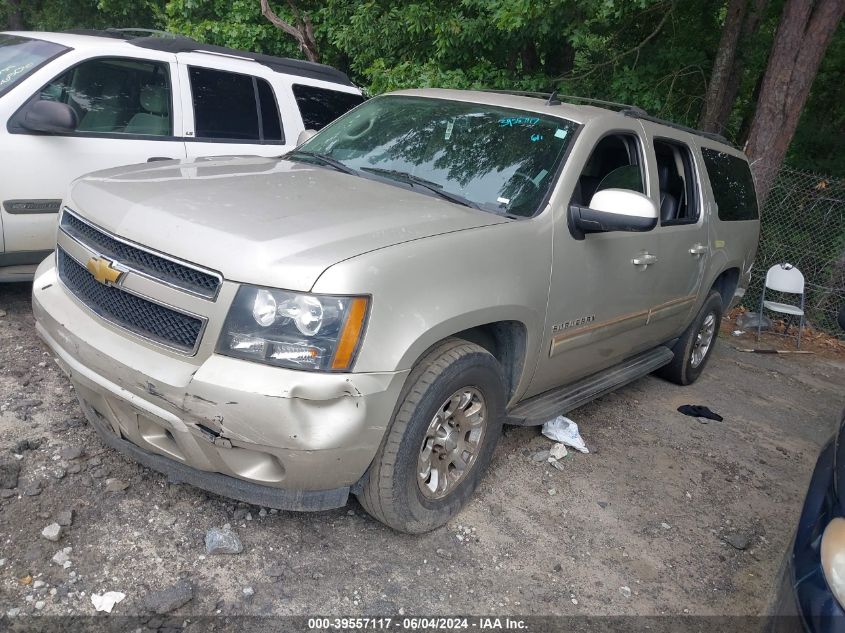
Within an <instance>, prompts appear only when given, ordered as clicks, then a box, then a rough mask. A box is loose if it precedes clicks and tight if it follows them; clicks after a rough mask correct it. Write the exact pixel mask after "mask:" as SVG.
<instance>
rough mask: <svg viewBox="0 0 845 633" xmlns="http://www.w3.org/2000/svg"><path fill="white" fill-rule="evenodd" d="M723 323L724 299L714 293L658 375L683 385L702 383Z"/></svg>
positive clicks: (679, 340) (712, 292)
mask: <svg viewBox="0 0 845 633" xmlns="http://www.w3.org/2000/svg"><path fill="white" fill-rule="evenodd" d="M721 320H722V296H721V295H720V294H719V293H718V292H717V291H715V290H712V291H711V292H710V294H709V295H708V296H707V299H706V300H705V302H704V305H703V306H701V310H699V312H698V314H697V315H696V317H695V319H693V322H692V323H691V324H690V326H689V327H688V328H687V329H686V330H685V331H684V333H683V334H682V335H681V338H680V339H678V342H677V343H675V346H674V347H673V348H672V351H673V352H674V353H675V357H674V358H673V359H672V362H671V363H669V364H668V365H666V366H664V367H661V368H660V369H658V370H657V375H658V376H661V377H663V378H665V379H666V380H669V381H671V382H674V383H676V384H679V385H689V384H692V383H694V382H695V381H696V380H698V377H699V376H700V375H701V372H702V371H704V366H705V365H706V364H707V361H708V360H709V359H710V355H711V354H712V353H713V347H714V346H715V345H716V339H717V338H718V336H719V323H721Z"/></svg>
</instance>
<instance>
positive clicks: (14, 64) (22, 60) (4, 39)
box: [0, 33, 68, 95]
mask: <svg viewBox="0 0 845 633" xmlns="http://www.w3.org/2000/svg"><path fill="white" fill-rule="evenodd" d="M66 50H68V49H67V48H66V47H64V46H60V45H59V44H53V43H52V42H45V41H44V40H32V39H29V38H27V37H18V36H17V35H7V34H4V33H0V95H2V94H3V93H5V92H7V91H8V90H9V89H10V88H11V87H12V86H14V85H15V84H16V83H18V82H19V81H20V80H21V79H23V78H24V77H26V76H27V75H29V74H30V73H31V72H33V71H34V70H35V69H36V68H38V67H39V66H40V65H41V64H43V63H44V62H46V61H47V60H49V59H51V58H53V57H55V56H56V55H59V54H60V53H63V52H65V51H66Z"/></svg>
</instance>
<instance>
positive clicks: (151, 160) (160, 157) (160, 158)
mask: <svg viewBox="0 0 845 633" xmlns="http://www.w3.org/2000/svg"><path fill="white" fill-rule="evenodd" d="M159 160H173V159H172V158H170V156H152V157H150V158H148V159H147V162H148V163H154V162H156V161H159Z"/></svg>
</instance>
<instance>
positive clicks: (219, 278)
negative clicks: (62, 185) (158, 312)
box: [59, 206, 223, 302]
mask: <svg viewBox="0 0 845 633" xmlns="http://www.w3.org/2000/svg"><path fill="white" fill-rule="evenodd" d="M65 213H69V214H70V215H72V216H73V217H74V218H76V219H77V220H79V221H80V222H82V223H83V224H87V225H88V226H90V227H91V228H93V229H95V230H97V231H99V232H100V233H102V234H104V235H106V236H108V237H110V238H111V239H113V240H116V241H118V242H121V243H122V244H126V245H127V246H129V247H131V248H137V249H138V250H139V251H144V252H145V253H149V254H150V255H153V256H154V257H161V258H162V259H166V260H167V261H169V262H172V263H174V264H178V265H179V266H184V267H185V268H190V269H191V270H195V271H197V272H199V273H202V274H204V275H209V276H211V277H214V278H215V279H217V289H216V290H215V291H214V294H213V295H207V294H202V293H200V292H196V291H195V290H191V289H190V288H186V287H184V286H180V285H178V284H174V283H171V282H169V281H165V280H164V279H161V278H160V277H155V276H153V275H150V274H149V273H146V272H144V271H142V270H138V269H137V268H133V267H132V266H130V265H129V264H126V263H125V262H122V261H118V263H119V264H120V265H121V266H122V267H123V268H126V269H127V270H128V271H131V272H133V273H135V274H136V275H140V276H141V277H146V278H147V279H150V280H151V281H155V282H157V283H160V284H161V285H163V286H168V287H170V288H173V289H174V290H179V291H180V292H185V293H187V294H189V295H192V296H194V297H199V298H200V299H205V300H206V301H211V302H215V301H217V297H218V295H219V294H220V289H221V288H222V287H223V275H221V274H220V273H218V272H217V271H214V270H209V269H208V268H203V267H201V266H196V265H194V264H190V263H188V262H185V261H183V260H181V259H177V258H176V257H171V256H170V255H165V254H164V253H160V252H158V251H154V250H152V249H150V248H147V247H146V246H142V245H140V244H137V243H135V242H132V241H130V240H127V239H124V238H122V237H120V236H118V235H115V234H114V233H112V232H111V231H107V230H106V229H104V228H102V227H100V226H98V225H96V224H94V223H93V222H91V221H89V220H86V219H84V218H82V217H80V215H79V214H78V213H76V212H74V211H73V209H71V208H69V207H67V206H64V207H62V213H61V215H59V230H60V231H61V232H62V233H64V234H65V235H67V236H68V237H69V238H70V239H72V240H73V241H74V242H76V243H77V244H80V245H81V246H84V247H85V248H87V249H88V250H90V251H92V252H94V253H96V254H97V256H99V257H105V258H106V259H112V257H110V256H108V255H106V254H104V253H101V252H100V250H99V248H97V247H96V246H94V245H91V244H86V243H85V242H83V241H82V240H80V239H78V238H77V237H75V236H73V235H71V234H70V233H68V232H67V231H65V229H64V227H63V226H62V218H63V217H64V214H65ZM139 296H140V295H139ZM143 298H146V297H143Z"/></svg>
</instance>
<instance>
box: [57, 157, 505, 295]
mask: <svg viewBox="0 0 845 633" xmlns="http://www.w3.org/2000/svg"><path fill="white" fill-rule="evenodd" d="M68 205H69V206H70V207H71V208H72V209H74V210H75V211H76V212H78V213H80V214H81V215H82V216H84V217H86V218H88V219H90V220H91V221H92V222H94V223H96V224H98V225H99V226H102V227H103V228H105V229H107V230H109V231H111V232H112V233H115V234H116V235H119V236H121V237H123V238H125V239H128V240H131V241H133V242H137V243H139V244H141V245H143V246H147V247H148V248H151V249H154V250H157V251H160V252H162V253H165V254H168V255H171V256H173V257H178V258H180V259H183V260H186V261H188V262H193V263H195V264H198V265H200V266H204V267H206V268H210V269H212V270H216V271H218V272H220V273H221V274H222V275H223V277H224V278H225V279H227V280H230V281H238V282H245V283H252V284H259V285H264V286H271V287H275V288H285V289H289V290H302V291H307V290H310V289H311V287H312V286H313V285H314V283H315V282H316V281H317V278H318V277H319V276H320V274H321V273H322V272H323V271H324V270H326V268H328V267H330V266H332V265H333V264H336V263H338V262H340V261H343V260H345V259H349V258H351V257H355V256H356V255H361V254H362V253H366V252H369V251H373V250H377V249H380V248H384V247H387V246H393V245H396V244H402V243H404V242H410V241H412V240H417V239H421V238H425V237H431V236H434V235H440V234H443V233H451V232H453V231H461V230H465V229H470V228H476V227H482V226H488V225H490V224H498V223H501V222H507V220H506V219H505V218H501V217H499V216H496V215H493V214H489V213H484V212H482V211H478V210H476V209H470V208H467V207H462V206H459V205H456V204H452V203H450V202H447V201H442V200H438V199H437V198H433V197H431V196H427V195H423V194H419V193H416V192H413V191H407V190H405V189H402V188H400V187H395V186H392V185H389V184H386V183H382V182H378V181H375V180H369V179H366V178H360V177H357V176H351V175H348V174H343V173H341V172H338V171H334V170H331V169H328V168H324V167H319V166H316V165H309V164H305V163H297V162H292V161H286V160H279V159H273V158H257V157H256V158H252V157H226V158H215V159H200V160H197V161H194V162H177V161H168V162H162V163H154V164H144V165H135V166H130V167H118V168H114V169H109V170H105V171H100V172H95V173H93V174H89V175H88V176H85V177H83V178H82V179H80V180H78V181H76V183H74V185H73V187H72V188H71V192H70V200H69V202H68Z"/></svg>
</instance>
